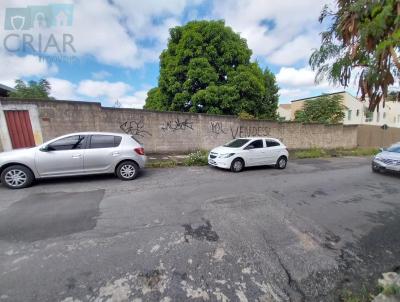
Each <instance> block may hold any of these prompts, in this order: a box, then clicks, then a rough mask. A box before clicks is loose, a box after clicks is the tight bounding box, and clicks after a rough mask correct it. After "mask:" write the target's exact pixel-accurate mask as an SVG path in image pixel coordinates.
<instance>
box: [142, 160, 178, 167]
mask: <svg viewBox="0 0 400 302" xmlns="http://www.w3.org/2000/svg"><path fill="white" fill-rule="evenodd" d="M176 165H177V163H176V162H175V161H173V160H152V161H149V162H148V163H147V164H146V167H148V168H173V167H175V166H176Z"/></svg>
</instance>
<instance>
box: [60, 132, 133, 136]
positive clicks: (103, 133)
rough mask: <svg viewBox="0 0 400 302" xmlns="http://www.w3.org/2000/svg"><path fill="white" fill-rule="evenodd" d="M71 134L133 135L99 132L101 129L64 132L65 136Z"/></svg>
mask: <svg viewBox="0 0 400 302" xmlns="http://www.w3.org/2000/svg"><path fill="white" fill-rule="evenodd" d="M69 135H119V136H121V135H122V136H123V135H127V136H131V135H129V134H126V133H117V132H99V131H86V132H74V133H67V134H64V135H63V136H69Z"/></svg>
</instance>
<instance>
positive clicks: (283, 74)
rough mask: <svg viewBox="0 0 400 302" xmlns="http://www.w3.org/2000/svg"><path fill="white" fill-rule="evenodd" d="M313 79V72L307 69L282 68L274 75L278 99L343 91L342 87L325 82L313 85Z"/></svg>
mask: <svg viewBox="0 0 400 302" xmlns="http://www.w3.org/2000/svg"><path fill="white" fill-rule="evenodd" d="M314 78H315V72H314V71H312V70H311V69H310V68H309V67H303V68H299V69H296V68H293V67H282V68H281V69H280V70H279V72H278V73H277V74H276V81H277V83H278V85H279V87H280V90H279V95H280V99H281V100H283V101H287V100H293V99H298V98H304V97H310V96H314V95H319V94H321V93H331V92H337V91H340V90H343V87H338V86H334V85H331V84H329V83H328V82H327V81H323V82H321V83H319V84H315V82H314Z"/></svg>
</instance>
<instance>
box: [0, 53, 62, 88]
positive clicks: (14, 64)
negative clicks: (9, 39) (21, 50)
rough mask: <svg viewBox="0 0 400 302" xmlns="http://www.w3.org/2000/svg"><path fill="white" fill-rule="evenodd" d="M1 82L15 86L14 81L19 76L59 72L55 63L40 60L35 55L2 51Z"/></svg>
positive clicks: (41, 75) (0, 54) (0, 59)
mask: <svg viewBox="0 0 400 302" xmlns="http://www.w3.org/2000/svg"><path fill="white" fill-rule="evenodd" d="M0 66H1V68H0V83H2V84H5V85H11V86H14V81H15V80H16V79H19V78H26V77H32V76H38V77H46V76H48V75H53V74H56V73H57V72H58V68H57V66H56V65H54V64H49V63H47V62H46V61H39V58H38V57H36V56H33V55H26V56H24V57H20V56H17V55H13V54H8V53H5V52H3V51H0Z"/></svg>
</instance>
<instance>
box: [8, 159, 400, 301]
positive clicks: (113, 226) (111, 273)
mask: <svg viewBox="0 0 400 302" xmlns="http://www.w3.org/2000/svg"><path fill="white" fill-rule="evenodd" d="M399 179H400V177H399V176H398V175H383V174H373V173H372V172H371V169H370V159H369V158H337V159H313V160H296V161H292V162H290V163H289V165H288V167H287V169H286V170H275V169H273V168H269V167H263V168H253V169H248V170H245V171H244V172H242V173H238V174H234V173H230V172H228V171H224V170H218V169H215V168H210V167H178V168H173V169H147V170H145V171H143V173H142V175H141V176H140V177H139V178H138V179H137V180H135V181H131V182H121V181H119V180H118V179H116V178H114V177H113V176H90V177H79V178H68V179H53V180H45V181H41V182H39V183H38V184H36V185H35V186H34V187H31V188H28V189H25V190H18V191H12V190H7V189H5V188H3V187H0V301H1V302H3V301H64V302H77V301H164V302H167V301H187V300H196V301H201V300H204V301H241V302H244V301H260V302H261V301H337V300H338V299H339V295H340V293H341V292H342V291H343V290H344V289H347V288H349V289H357V288H360V286H361V285H362V284H373V282H376V280H377V277H379V275H380V273H381V272H384V271H390V270H399V269H400V260H399V259H400V232H399V231H398V230H399V229H400V187H399Z"/></svg>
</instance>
